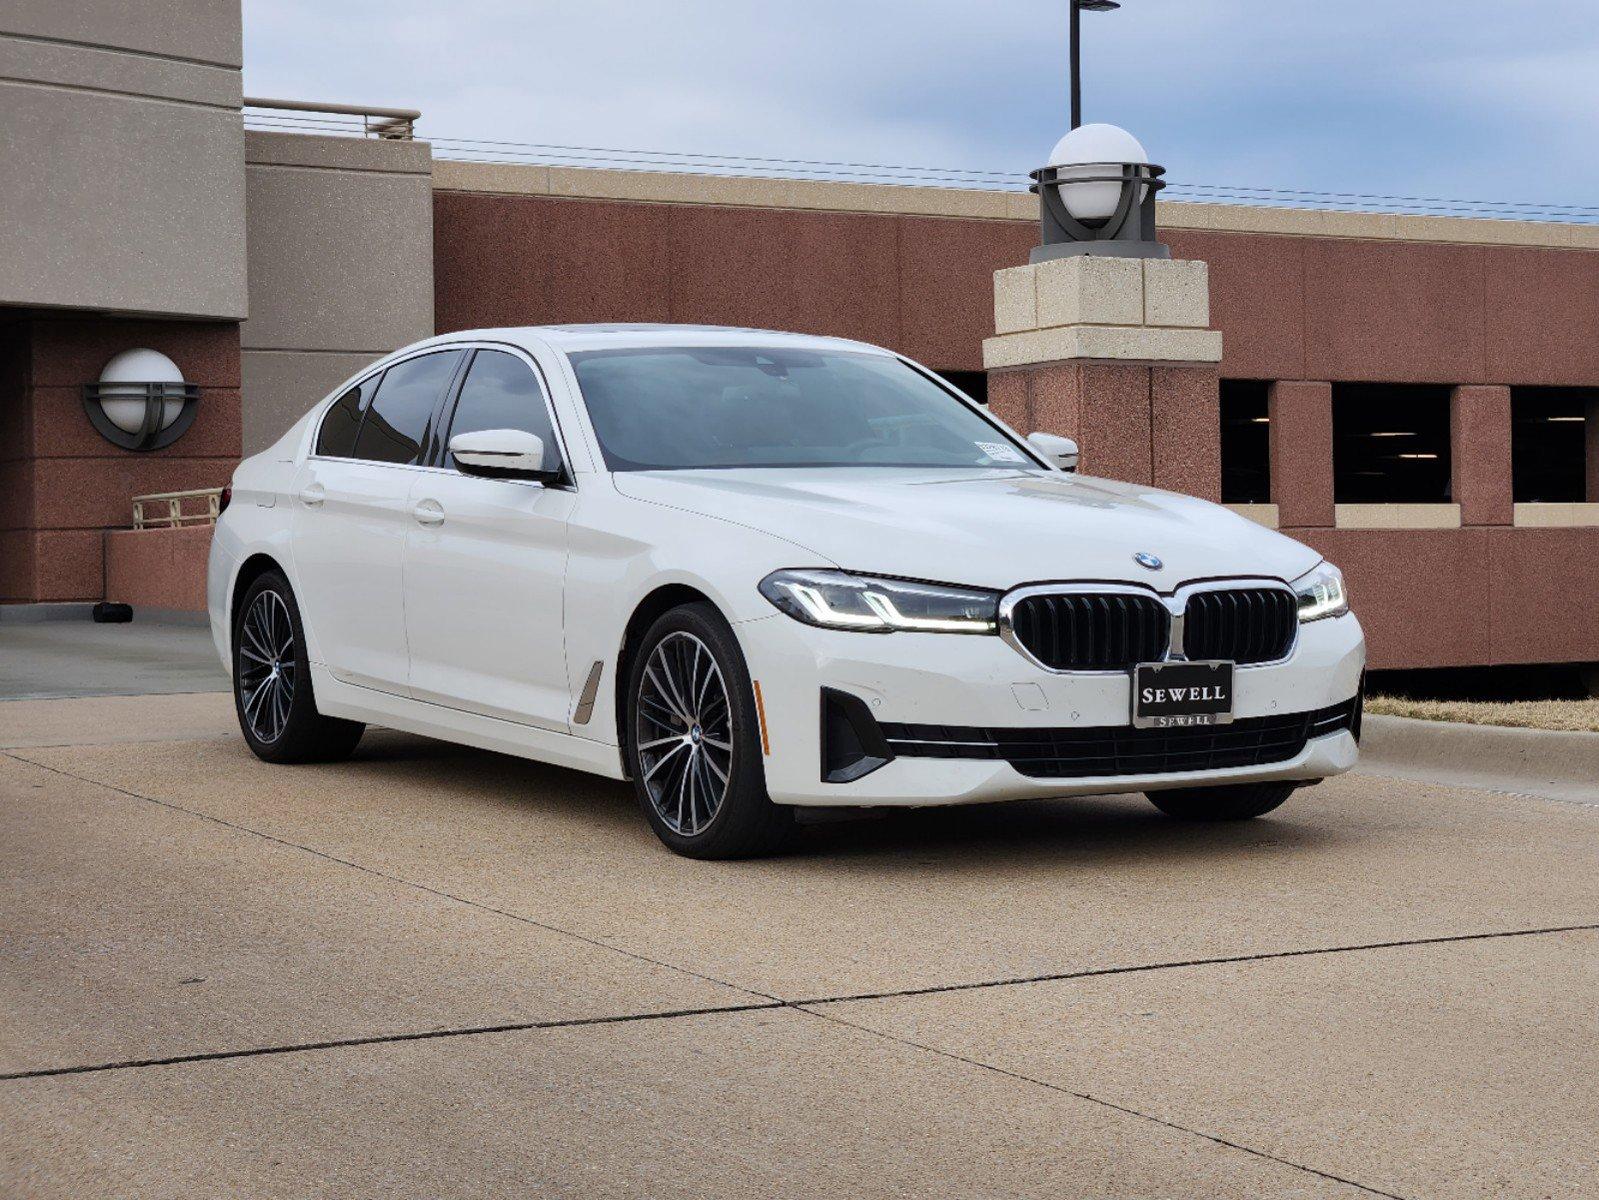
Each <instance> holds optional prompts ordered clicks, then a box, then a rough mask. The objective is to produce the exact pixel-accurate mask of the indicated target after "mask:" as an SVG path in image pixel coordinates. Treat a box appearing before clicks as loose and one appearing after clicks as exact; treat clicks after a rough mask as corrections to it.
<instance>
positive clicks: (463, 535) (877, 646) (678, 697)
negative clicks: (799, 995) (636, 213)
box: [208, 325, 1365, 858]
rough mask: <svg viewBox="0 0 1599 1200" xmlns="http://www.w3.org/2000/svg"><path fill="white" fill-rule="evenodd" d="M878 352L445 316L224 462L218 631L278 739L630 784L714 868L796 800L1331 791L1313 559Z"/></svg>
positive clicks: (1325, 585)
mask: <svg viewBox="0 0 1599 1200" xmlns="http://www.w3.org/2000/svg"><path fill="white" fill-rule="evenodd" d="M1075 467H1076V446H1075V445H1073V444H1072V443H1071V442H1069V441H1067V440H1066V439H1064V438H1058V437H1051V436H1049V435H1045V434H1034V435H1032V436H1031V437H1029V438H1022V437H1020V436H1018V435H1017V434H1016V433H1015V432H1014V431H1012V430H1011V429H1009V428H1007V427H1006V426H1005V425H1004V424H1002V423H1001V422H999V421H997V420H996V419H995V418H994V417H993V416H992V415H991V414H989V413H988V412H987V411H986V410H985V409H984V408H983V407H982V406H981V405H979V404H976V403H974V402H973V401H971V400H970V399H968V398H967V397H965V396H963V395H962V394H960V393H959V392H958V391H956V390H955V389H953V388H952V387H950V386H949V385H948V384H947V383H945V382H944V381H942V380H941V379H940V378H939V377H938V376H936V375H935V374H933V373H932V372H931V371H928V370H926V369H925V368H923V367H920V366H918V365H916V364H915V363H913V362H910V361H908V360H907V359H905V358H903V357H901V356H900V355H897V354H894V353H891V352H889V351H887V350H882V349H879V348H876V347H873V346H867V345H862V344H860V343H856V342H850V341H844V340H839V339H833V338H818V337H801V336H797V335H791V334H781V333H770V332H759V331H754V330H741V329H718V328H704V327H681V326H679V327H667V326H646V325H637V326H569V327H549V328H530V329H492V330H477V331H473V332H465V333H453V334H449V335H446V336H443V337H437V338H433V339H431V340H429V341H425V342H419V343H417V344H416V345H414V346H409V347H407V348H406V349H404V350H401V351H398V352H397V353H395V354H392V355H390V356H389V357H387V358H385V359H383V360H382V361H381V362H379V363H377V364H375V365H374V366H372V367H371V368H369V369H368V370H366V371H363V372H362V373H361V374H360V375H359V376H357V377H356V378H354V379H352V380H350V381H349V382H348V383H346V384H345V385H344V386H342V387H340V388H339V389H338V391H337V392H336V393H334V394H333V395H332V396H329V397H328V398H327V399H325V400H324V401H323V402H322V403H320V404H318V405H317V406H316V407H315V408H314V409H313V410H312V411H311V412H310V413H308V414H307V415H306V416H305V417H304V418H303V419H302V420H301V421H300V422H299V423H298V424H296V425H295V426H294V428H293V429H291V430H290V431H289V432H288V433H287V434H285V435H284V437H283V438H282V439H281V440H280V441H279V442H278V443H277V444H276V445H274V446H273V447H272V448H271V449H269V450H267V451H266V452H264V453H262V454H258V455H256V456H254V457H252V458H249V459H247V460H245V461H244V462H243V463H241V464H240V466H239V468H238V471H237V472H236V473H235V475H234V478H233V484H232V487H231V489H230V490H229V492H228V493H227V495H226V496H225V497H224V499H225V501H226V503H225V506H224V511H223V513H222V515H221V518H220V519H219V521H218V522H217V529H216V536H215V539H214V540H213V542H212V547H211V560H210V571H209V584H208V587H209V604H210V611H211V626H212V631H213V634H214V636H215V639H216V644H217V648H218V650H219V651H220V652H221V654H222V658H223V661H224V662H225V663H226V665H227V666H228V668H229V670H230V671H231V673H232V677H233V683H234V695H235V698H236V702H237V707H238V714H239V724H240V727H241V729H242V730H243V734H244V738H245V740H246V742H248V743H249V746H250V748H251V750H253V751H254V752H255V753H256V754H257V755H259V756H260V757H261V758H263V759H266V760H268V761H270V762H277V763H292V762H307V761H313V760H326V759H331V758H338V757H342V756H346V755H348V754H350V753H351V751H352V750H353V749H354V748H355V745H356V743H357V741H358V740H359V739H360V737H361V733H362V729H363V728H364V726H365V724H367V723H376V724H381V725H386V726H391V727H394V728H398V729H404V730H410V731H412V732H416V733H421V734H427V735H430V736H433V737H438V738H444V739H448V740H450V741H455V742H462V743H465V744H468V745H472V746H479V747H484V748H487V749H490V750H498V751H503V752H507V753H511V754H519V755H523V756H526V757H528V758H534V759H540V760H542V761H545V762H550V763H556V764H559V765H561V766H565V767H572V768H576V769H578V770H584V771H593V772H596V773H598V774H601V775H606V776H610V777H612V778H616V779H627V780H631V783H632V787H633V789H634V791H635V792H636V793H637V797H638V801H639V804H640V806H641V808H642V809H643V811H644V814H645V816H646V817H647V818H648V820H649V822H650V824H651V825H652V826H653V827H654V829H655V832H656V833H657V834H658V835H659V836H660V838H661V840H662V841H663V842H665V843H666V844H667V845H668V846H670V847H671V848H672V849H673V850H676V851H678V852H679V853H683V854H689V855H695V856H700V857H706V858H725V857H734V856H742V855H751V854H757V853H762V852H765V851H769V850H771V849H773V848H775V847H777V846H778V845H780V844H781V842H782V840H783V838H784V836H785V834H786V832H787V831H788V830H789V828H790V827H791V825H792V824H793V821H794V814H795V810H796V809H797V808H800V807H803V806H807V805H810V806H830V807H836V806H848V805H853V806H915V805H932V804H965V803H974V802H980V801H994V800H1014V799H1020V798H1026V797H1048V796H1075V795H1084V794H1091V793H1105V792H1145V793H1147V794H1148V795H1149V798H1150V799H1151V800H1152V801H1153V802H1154V803H1155V804H1156V805H1157V806H1158V807H1159V808H1160V809H1161V810H1162V811H1163V812H1166V813H1169V814H1171V815H1173V816H1177V817H1183V818H1189V819H1200V820H1206V819H1209V820H1228V819H1240V818H1247V817H1253V816H1258V815H1259V814H1261V813H1265V812H1267V811H1268V810H1270V809H1273V808H1275V807H1276V806H1277V805H1279V804H1281V803H1282V802H1283V801H1284V800H1285V799H1286V798H1287V797H1288V796H1289V794H1290V793H1291V792H1292V791H1293V790H1294V789H1295V788H1296V787H1301V786H1304V785H1306V784H1309V783H1314V782H1316V781H1317V780H1320V779H1322V778H1323V777H1325V776H1329V775H1333V774H1336V773H1338V772H1340V771H1344V770H1347V769H1348V768H1349V767H1350V766H1352V765H1353V764H1354V762H1355V756H1356V742H1357V739H1358V737H1359V734H1360V688H1361V674H1362V669H1363V666H1364V662H1365V645H1364V639H1363V637H1362V634H1361V630H1360V626H1359V624H1358V623H1357V622H1356V620H1355V617H1354V616H1353V615H1352V614H1351V613H1350V612H1349V606H1348V603H1347V601H1346V599H1345V595H1344V586H1343V580H1342V577H1341V576H1340V575H1339V573H1338V571H1337V569H1336V568H1334V567H1333V566H1332V565H1331V564H1329V563H1327V562H1324V561H1323V560H1322V559H1321V556H1320V555H1318V554H1317V553H1316V552H1315V551H1314V550H1311V549H1309V548H1308V547H1306V546H1303V545H1301V544H1300V543H1298V542H1295V541H1292V540H1290V539H1289V538H1286V537H1283V536H1280V535H1279V534H1276V533H1273V532H1270V531H1268V530H1266V529H1263V528H1260V527H1259V526H1257V525H1255V524H1253V523H1251V522H1249V521H1246V520H1244V519H1243V518H1241V517H1238V516H1236V515H1234V514H1233V513H1231V512H1229V511H1228V510H1227V509H1225V508H1221V507H1219V506H1217V505H1214V504H1208V503H1205V502H1204V501H1200V500H1195V499H1191V498H1188V497H1184V496H1179V495H1174V494H1172V493H1170V492H1165V491H1161V490H1159V489H1156V488H1153V487H1147V486H1140V485H1134V484H1127V483H1117V482H1113V481H1110V480H1105V479H1091V478H1086V477H1084V476H1081V475H1078V474H1076V473H1075Z"/></svg>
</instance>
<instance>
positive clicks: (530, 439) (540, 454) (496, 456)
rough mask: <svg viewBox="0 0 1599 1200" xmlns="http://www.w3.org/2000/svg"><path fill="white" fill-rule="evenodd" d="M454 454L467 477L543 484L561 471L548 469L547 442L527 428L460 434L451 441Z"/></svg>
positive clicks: (461, 470) (457, 465) (456, 463)
mask: <svg viewBox="0 0 1599 1200" xmlns="http://www.w3.org/2000/svg"><path fill="white" fill-rule="evenodd" d="M450 454H451V456H452V457H453V458H454V459H455V465H456V468H457V469H458V470H459V471H460V472H461V473H462V474H463V475H481V476H484V477H485V478H488V479H536V480H539V481H541V482H548V481H550V480H554V479H557V478H559V477H560V471H558V470H556V471H549V470H546V469H545V467H544V439H543V438H541V437H539V436H538V435H537V434H535V433H529V432H528V431H527V430H525V429H481V430H478V431H477V432H476V433H458V434H456V435H455V436H454V437H452V438H451V439H450Z"/></svg>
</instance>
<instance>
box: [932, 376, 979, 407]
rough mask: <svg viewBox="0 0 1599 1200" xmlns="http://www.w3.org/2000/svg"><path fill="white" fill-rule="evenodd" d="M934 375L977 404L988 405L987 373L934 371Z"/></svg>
mask: <svg viewBox="0 0 1599 1200" xmlns="http://www.w3.org/2000/svg"><path fill="white" fill-rule="evenodd" d="M934 374H935V375H938V376H939V377H940V378H942V379H945V380H947V381H948V382H949V383H951V384H953V385H954V386H955V387H957V388H959V389H960V390H961V391H963V392H965V393H966V394H967V395H968V396H970V397H971V398H972V399H973V400H975V401H977V403H979V404H987V403H988V372H987V371H935V372H934Z"/></svg>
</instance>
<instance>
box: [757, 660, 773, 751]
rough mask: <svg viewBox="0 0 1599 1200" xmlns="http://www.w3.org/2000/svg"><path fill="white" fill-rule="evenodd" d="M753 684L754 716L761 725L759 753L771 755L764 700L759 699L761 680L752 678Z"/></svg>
mask: <svg viewBox="0 0 1599 1200" xmlns="http://www.w3.org/2000/svg"><path fill="white" fill-rule="evenodd" d="M753 682H754V684H755V717H756V719H757V720H758V721H759V722H760V725H761V754H762V755H764V756H765V757H767V758H770V757H772V739H771V738H769V737H767V735H766V701H764V700H762V699H761V681H760V680H759V679H756V680H753Z"/></svg>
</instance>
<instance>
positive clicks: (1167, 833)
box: [0, 695, 1599, 1198]
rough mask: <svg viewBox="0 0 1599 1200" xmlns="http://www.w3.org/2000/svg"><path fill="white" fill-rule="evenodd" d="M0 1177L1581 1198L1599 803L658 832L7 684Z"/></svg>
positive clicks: (612, 816) (334, 1184) (1367, 782)
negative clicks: (666, 843)
mask: <svg viewBox="0 0 1599 1200" xmlns="http://www.w3.org/2000/svg"><path fill="white" fill-rule="evenodd" d="M0 747H9V748H7V749H3V750H0V887H3V889H4V890H3V893H0V954H3V959H0V1195H5V1196H29V1197H33V1196H38V1197H45V1196H62V1197H75V1198H81V1197H86V1196H129V1195H137V1196H174V1197H178V1196H181V1197H195V1196H230V1197H232V1196H253V1195H260V1196H274V1197H279V1196H368V1195H385V1196H416V1197H442V1196H451V1197H453V1196H461V1197H468V1196H471V1197H479V1196H497V1195H507V1196H513V1195H514V1196H533V1195H540V1196H543V1195H548V1196H574V1197H576V1196H582V1197H591V1196H640V1197H643V1196H648V1197H673V1196H685V1197H686V1196H707V1195H715V1196H746V1195H792V1196H804V1197H812V1196H826V1195H840V1196H925V1195H934V1194H936V1195H953V1196H996V1197H997V1196H1049V1197H1079V1196H1080V1197H1134V1196H1137V1197H1146V1196H1163V1197H1166V1196H1169V1197H1183V1198H1191V1197H1224V1196H1239V1197H1246V1196H1247V1197H1260V1196H1305V1197H1309V1196H1351V1197H1354V1196H1362V1195H1365V1196H1371V1195H1379V1196H1401V1197H1407V1198H1409V1197H1452V1198H1453V1197H1473V1196H1482V1197H1489V1196H1492V1197H1516V1196H1526V1197H1551V1196H1562V1197H1564V1196H1572V1197H1575V1196H1592V1195H1594V1194H1596V1193H1599V1166H1596V1154H1595V1132H1594V1131H1595V1129H1599V1084H1596V1082H1595V1080H1596V1079H1599V1025H1596V1016H1595V1014H1596V1012H1599V809H1595V808H1590V807H1584V806H1582V805H1575V804H1562V803H1557V802H1552V801H1545V800H1535V799H1529V798H1515V797H1508V796H1503V795H1497V794H1491V793H1485V792H1473V791H1466V790H1458V789H1449V788H1444V787H1438V786H1429V785H1427V784H1418V783H1414V782H1399V781H1390V780H1386V779H1381V778H1372V777H1345V778H1344V779H1341V780H1337V781H1333V782H1330V783H1328V784H1326V785H1324V786H1322V787H1319V788H1315V789H1312V790H1310V791H1306V792H1303V793H1301V794H1300V795H1299V796H1298V797H1296V799H1295V800H1294V801H1293V802H1291V803H1290V804H1289V805H1288V806H1287V807H1285V808H1284V809H1283V810H1281V811H1280V813H1279V814H1277V815H1275V816H1274V817H1272V818H1269V819H1266V820H1263V821H1259V822H1255V823H1252V824H1248V825H1244V826H1237V827H1227V828H1202V827H1200V828H1196V827H1187V826H1182V825H1178V824H1175V823H1172V822H1170V821H1167V820H1165V819H1164V818H1161V817H1160V816H1158V814H1156V813H1155V811H1154V809H1153V808H1152V807H1150V806H1149V805H1148V804H1146V803H1145V802H1143V801H1142V800H1140V799H1136V798H1126V799H1104V800H1089V801H1074V802H1049V803H1033V804H1026V805H1013V806H1005V807H1000V808H991V809H979V810H966V811H949V812H931V813H920V814H906V815H901V816H899V817H895V818H890V819H881V820H870V821H858V822H850V823H843V824H834V825H825V826H819V827H814V828H812V829H810V830H809V831H808V832H807V835H806V837H805V838H804V840H803V844H802V846H801V848H800V849H799V851H798V852H797V853H795V854H793V855H792V856H790V857H786V858H783V859H778V860H774V861H767V862H758V863H734V864H707V863H696V862H690V861H686V860H683V859H679V858H675V857H673V856H672V855H670V854H668V853H667V852H666V851H665V850H663V849H662V848H661V847H660V846H659V845H658V844H657V843H656V842H655V840H654V838H653V837H652V836H651V835H650V834H649V832H648V830H647V829H646V827H645V825H644V822H643V820H642V818H641V817H640V816H639V814H638V813H637V812H636V811H635V810H634V808H633V805H632V800H631V797H630V794H629V793H628V792H627V791H626V790H625V789H624V788H623V787H621V786H619V785H616V784H612V783H608V782H604V781H600V780H594V779H591V778H588V777H585V776H581V775H577V774H573V773H570V772H565V771H560V770H556V769H553V768H547V767H541V766H538V765H535V764H530V763H524V762H520V761H517V760H514V759H509V758H503V757H498V756H494V755H488V754H480V753H476V752H469V751H464V750H457V749H454V748H451V747H448V746H444V745H441V744H439V743H435V742H429V741H425V740H422V739H416V738H409V737H404V736H400V735H396V734H393V733H388V732H375V733H369V735H368V739H367V740H366V742H364V743H363V746H362V748H361V751H360V752H359V755H358V757H357V759H356V760H355V761H353V762H350V763H346V764H339V765H335V766H324V767H301V768H281V767H278V768H274V767H269V766H266V765H264V764H261V763H258V762H256V761H255V760H254V759H253V758H251V757H250V755H249V754H248V753H247V752H246V751H245V749H244V746H243V744H242V742H240V740H239V739H238V737H237V735H236V733H234V732H233V730H232V713H231V708H230V706H229V701H228V699H227V697H226V696H218V695H210V696H205V695H201V696H148V697H120V698H94V699H84V700H46V701H17V702H11V703H0Z"/></svg>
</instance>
